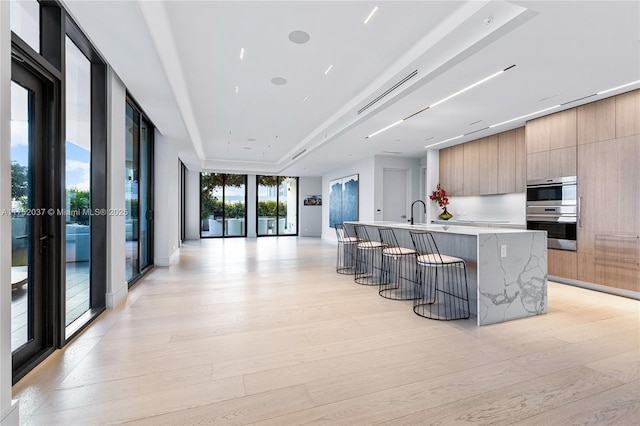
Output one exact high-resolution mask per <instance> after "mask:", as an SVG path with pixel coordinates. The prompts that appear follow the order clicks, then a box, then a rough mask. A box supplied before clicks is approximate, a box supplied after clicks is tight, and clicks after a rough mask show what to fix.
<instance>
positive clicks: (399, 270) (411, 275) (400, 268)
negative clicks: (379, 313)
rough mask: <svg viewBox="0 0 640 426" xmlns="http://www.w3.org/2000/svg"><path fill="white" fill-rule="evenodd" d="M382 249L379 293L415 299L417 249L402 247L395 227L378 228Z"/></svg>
mask: <svg viewBox="0 0 640 426" xmlns="http://www.w3.org/2000/svg"><path fill="white" fill-rule="evenodd" d="M378 232H379V233H380V241H381V242H382V244H384V245H386V246H387V247H386V248H385V249H383V250H382V280H381V282H380V288H379V290H378V294H379V295H380V296H382V297H385V298H387V299H393V300H413V299H414V298H415V294H416V293H415V291H414V287H415V275H416V274H415V270H416V262H415V257H416V251H415V250H414V249H410V248H405V247H400V244H398V240H397V238H396V235H395V233H394V232H393V229H391V228H378Z"/></svg>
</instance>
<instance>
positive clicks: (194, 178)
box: [184, 170, 201, 240]
mask: <svg viewBox="0 0 640 426" xmlns="http://www.w3.org/2000/svg"><path fill="white" fill-rule="evenodd" d="M185 180H186V182H185V186H186V188H185V204H186V206H185V208H184V210H185V213H184V214H185V226H186V228H187V229H186V234H187V235H185V238H186V239H187V240H199V239H200V223H201V220H200V172H194V171H191V170H187V175H186V176H185Z"/></svg>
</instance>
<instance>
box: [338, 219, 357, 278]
mask: <svg viewBox="0 0 640 426" xmlns="http://www.w3.org/2000/svg"><path fill="white" fill-rule="evenodd" d="M334 227H335V229H336V237H338V255H337V258H336V272H337V273H339V274H344V275H353V274H355V273H356V260H355V257H356V249H355V247H356V244H357V243H358V239H357V238H356V237H352V236H350V235H349V232H348V231H347V229H346V228H345V227H344V225H343V224H342V223H336V224H335V225H334Z"/></svg>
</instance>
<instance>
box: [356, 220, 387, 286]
mask: <svg viewBox="0 0 640 426" xmlns="http://www.w3.org/2000/svg"><path fill="white" fill-rule="evenodd" d="M353 229H354V231H355V233H356V238H357V239H358V243H357V245H356V273H355V276H354V281H355V282H356V283H358V284H363V285H379V284H380V282H381V281H382V250H384V249H385V247H386V246H385V245H384V244H382V243H381V242H379V241H374V240H371V239H370V238H369V234H368V233H367V228H366V227H365V226H364V225H355V226H354V227H353Z"/></svg>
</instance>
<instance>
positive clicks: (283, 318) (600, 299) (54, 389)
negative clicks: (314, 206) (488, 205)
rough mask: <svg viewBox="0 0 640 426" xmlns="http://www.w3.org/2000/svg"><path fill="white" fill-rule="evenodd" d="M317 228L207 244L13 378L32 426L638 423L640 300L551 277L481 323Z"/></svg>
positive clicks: (187, 251) (24, 418) (189, 248)
mask: <svg viewBox="0 0 640 426" xmlns="http://www.w3.org/2000/svg"><path fill="white" fill-rule="evenodd" d="M335 253H336V246H335V244H333V243H331V242H327V241H322V240H319V239H315V238H291V237H282V238H275V237H274V238H259V239H227V240H201V241H192V242H188V243H187V244H185V246H184V247H183V248H182V250H181V256H180V261H179V263H178V264H176V265H174V266H171V267H168V268H156V269H155V270H154V271H153V272H152V273H151V274H150V275H149V276H147V277H146V278H145V279H143V280H142V281H141V282H139V283H138V284H137V285H136V286H134V288H132V289H131V290H130V293H129V296H128V298H127V300H126V302H123V303H122V304H121V305H120V306H118V307H117V308H116V309H113V310H110V311H107V312H105V313H104V314H103V315H102V316H101V317H100V318H99V319H98V320H97V321H96V322H95V323H94V324H93V325H92V326H91V327H90V328H89V329H88V330H86V331H85V332H84V333H83V334H82V335H80V336H79V337H78V338H76V339H75V340H74V341H73V342H72V343H71V344H69V345H68V346H67V347H65V348H64V349H63V350H60V351H57V352H56V353H54V354H53V355H52V356H51V357H50V358H49V359H47V360H46V361H45V362H44V363H42V364H41V365H40V366H39V367H37V368H36V369H35V370H33V371H32V372H31V373H30V374H28V375H27V376H26V377H25V378H24V379H23V380H21V381H20V382H19V383H18V384H16V385H15V386H14V397H16V398H19V399H20V417H21V422H22V423H23V424H26V425H94V424H95V425H102V424H120V423H126V424H141V425H143V424H144V425H146V424H149V425H182V424H223V425H226V424H229V425H235V424H238V425H246V424H256V425H257V424H260V425H262V424H265V425H296V424H319V423H329V424H345V425H366V424H392V425H422V424H441V425H458V424H485V425H506V424H517V425H573V424H594V425H595V424H597V425H601V424H607V425H610V424H611V425H614V424H615V425H635V424H637V421H638V418H640V302H638V301H635V300H631V299H625V298H621V297H616V296H611V295H606V294H602V293H597V292H592V291H588V290H583V289H579V288H575V287H570V286H565V285H561V284H556V283H549V297H548V298H549V313H548V314H547V315H542V316H538V317H533V318H528V319H522V320H517V321H511V322H507V323H503V324H496V325H491V326H485V327H477V326H476V325H475V318H471V319H469V320H462V321H452V322H438V321H432V320H428V319H424V318H420V317H418V316H416V315H415V314H413V312H412V310H411V302H403V301H392V300H387V299H384V298H382V297H380V296H378V293H377V289H376V288H373V287H367V286H360V285H357V284H354V283H353V277H352V276H345V275H339V274H336V273H335Z"/></svg>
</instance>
